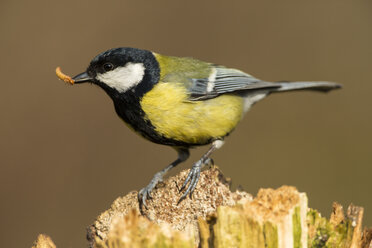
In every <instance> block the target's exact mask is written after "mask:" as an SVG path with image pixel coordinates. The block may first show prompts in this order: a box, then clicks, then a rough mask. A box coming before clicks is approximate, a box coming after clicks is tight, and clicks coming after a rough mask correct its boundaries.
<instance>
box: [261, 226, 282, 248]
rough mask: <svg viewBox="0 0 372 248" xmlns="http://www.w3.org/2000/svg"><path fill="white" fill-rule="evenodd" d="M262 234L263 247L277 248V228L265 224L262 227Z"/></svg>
mask: <svg viewBox="0 0 372 248" xmlns="http://www.w3.org/2000/svg"><path fill="white" fill-rule="evenodd" d="M263 234H264V239H265V247H267V248H277V247H278V228H277V227H276V226H274V225H273V224H272V223H270V222H265V224H264V226H263Z"/></svg>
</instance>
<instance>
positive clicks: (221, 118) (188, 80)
mask: <svg viewBox="0 0 372 248" xmlns="http://www.w3.org/2000/svg"><path fill="white" fill-rule="evenodd" d="M57 75H58V72H57ZM66 77H67V76H66ZM60 78H62V79H63V77H62V76H61V77H60ZM64 80H65V79H64ZM69 80H70V81H69V82H70V83H74V84H81V83H86V82H89V83H92V84H95V85H98V86H99V87H100V88H102V89H103V90H104V91H105V92H106V93H107V95H108V96H109V97H110V98H111V99H112V101H113V104H114V107H115V110H116V113H117V115H118V116H119V117H120V118H121V119H122V120H123V121H124V122H125V123H126V124H127V126H129V128H130V129H132V130H133V131H135V132H136V133H138V134H140V135H141V136H142V137H144V138H145V139H147V140H149V141H151V142H154V143H157V144H161V145H166V146H170V147H172V148H173V149H175V150H176V152H177V154H178V156H177V159H176V160H174V161H173V162H172V163H170V164H169V165H167V166H166V167H165V168H164V169H163V170H161V171H159V172H157V173H156V174H155V175H154V176H153V178H152V179H151V181H150V183H149V184H148V185H147V186H146V187H144V188H142V189H141V190H140V191H139V192H138V201H139V203H140V206H141V207H142V206H144V207H146V208H147V204H146V202H147V201H148V200H150V199H151V192H152V191H153V190H154V188H155V187H156V185H157V184H158V183H159V182H162V181H163V178H164V176H165V174H166V173H167V172H169V171H170V170H171V169H172V168H174V167H176V166H177V165H179V164H180V163H182V162H185V161H186V160H187V159H188V158H189V156H190V152H189V150H190V149H191V148H196V147H199V146H203V145H210V147H209V149H208V150H207V152H206V153H204V154H203V155H202V157H201V158H200V159H199V160H197V161H196V162H195V163H193V165H192V167H191V169H190V171H189V173H188V175H187V177H186V179H185V181H184V182H183V185H182V187H181V188H180V194H181V193H182V195H181V196H180V198H179V201H178V203H179V202H181V201H182V200H184V199H185V198H186V197H187V196H190V198H191V197H192V193H193V192H194V190H195V188H196V186H197V184H198V180H199V177H200V173H201V170H202V167H203V166H204V165H206V164H209V163H211V162H212V159H211V158H210V156H211V154H212V153H213V152H214V151H215V150H217V149H219V148H221V147H222V145H223V144H224V139H225V138H226V137H227V136H228V135H229V134H230V133H231V132H232V131H233V130H234V129H235V127H236V126H237V124H238V123H239V122H240V120H241V119H242V118H243V116H244V115H245V113H246V112H247V111H248V110H249V109H250V108H251V107H252V106H253V105H254V104H255V103H257V102H258V101H260V100H262V99H264V98H265V97H267V96H268V95H270V94H273V93H280V92H286V91H297V90H313V91H320V92H328V91H330V90H333V89H338V88H340V87H341V85H340V84H337V83H333V82H326V81H319V82H315V81H298V82H287V81H279V82H269V81H264V80H260V79H258V78H255V77H253V76H251V75H250V74H247V73H245V72H243V71H241V70H238V69H233V68H228V67H225V66H222V65H218V64H213V63H208V62H204V61H201V60H198V59H194V58H191V57H174V56H165V55H161V54H159V53H155V52H152V51H149V50H144V49H138V48H131V47H119V48H113V49H109V50H107V51H105V52H102V53H100V54H98V55H97V56H96V57H94V58H93V59H92V60H91V62H90V64H89V66H88V68H87V69H86V70H85V71H84V72H82V73H80V74H78V75H76V76H75V77H73V78H72V79H71V78H69ZM67 81H68V80H67Z"/></svg>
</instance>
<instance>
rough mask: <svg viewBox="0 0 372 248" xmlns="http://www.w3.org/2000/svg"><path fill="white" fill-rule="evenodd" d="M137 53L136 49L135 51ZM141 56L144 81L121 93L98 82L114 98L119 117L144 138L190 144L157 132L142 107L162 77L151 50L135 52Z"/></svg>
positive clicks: (175, 143) (153, 140) (157, 141)
mask: <svg viewBox="0 0 372 248" xmlns="http://www.w3.org/2000/svg"><path fill="white" fill-rule="evenodd" d="M133 53H136V50H134V51H133ZM135 55H136V57H137V58H138V57H139V56H140V59H141V61H140V62H141V63H143V64H144V67H145V74H144V77H143V79H142V81H141V82H140V83H139V84H138V85H136V86H134V87H133V88H131V89H128V90H127V91H126V92H123V93H120V92H118V91H117V90H116V89H113V88H111V87H109V86H107V85H106V84H103V83H101V82H96V84H97V85H99V86H100V87H101V88H102V89H103V90H104V91H105V92H106V93H107V94H108V95H109V96H110V97H111V99H112V100H113V102H114V105H115V110H116V113H117V114H118V115H119V117H120V118H121V119H122V120H123V121H125V122H126V123H127V124H129V125H130V126H131V127H132V128H133V129H134V130H135V131H136V132H137V133H139V134H141V135H142V136H143V137H144V138H146V139H148V140H150V141H152V142H154V143H158V144H163V145H171V146H186V147H187V146H188V144H186V143H184V142H180V141H176V140H172V139H168V138H166V137H164V136H162V135H160V134H159V133H157V132H156V130H155V127H154V126H153V125H152V123H151V122H150V121H149V120H148V119H146V114H145V113H144V111H143V110H142V108H141V105H140V102H141V99H142V97H143V96H144V95H145V94H146V93H147V92H149V91H150V90H151V89H152V88H153V87H154V86H155V84H156V83H158V82H159V79H160V67H159V63H158V62H157V60H156V58H155V56H154V55H153V54H152V53H151V52H147V51H146V53H143V50H141V54H135ZM135 62H137V61H135Z"/></svg>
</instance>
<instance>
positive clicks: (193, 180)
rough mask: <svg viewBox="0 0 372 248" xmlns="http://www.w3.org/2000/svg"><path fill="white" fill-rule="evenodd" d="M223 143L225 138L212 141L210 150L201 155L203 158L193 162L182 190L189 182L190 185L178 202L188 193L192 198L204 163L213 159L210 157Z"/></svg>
mask: <svg viewBox="0 0 372 248" xmlns="http://www.w3.org/2000/svg"><path fill="white" fill-rule="evenodd" d="M223 143H224V142H223V140H215V141H214V142H213V143H212V146H211V148H209V150H208V151H207V152H206V153H205V154H204V155H203V156H202V157H201V159H199V160H198V161H197V162H196V163H195V164H193V166H192V168H191V170H190V172H189V174H188V175H187V177H186V180H185V182H184V183H183V185H182V187H181V189H180V191H182V190H184V189H185V188H186V186H187V184H188V183H189V185H188V186H187V188H186V191H185V193H183V195H182V196H181V198H180V199H179V200H178V203H180V202H181V201H182V200H184V199H185V198H186V196H187V195H188V194H189V195H190V198H191V196H192V193H193V192H194V190H195V187H196V185H197V184H198V181H199V177H200V171H201V169H202V167H203V165H205V164H209V163H211V162H212V161H213V160H211V158H209V156H210V155H211V154H212V152H214V151H215V150H217V149H219V148H221V146H222V145H223ZM212 163H213V162H212Z"/></svg>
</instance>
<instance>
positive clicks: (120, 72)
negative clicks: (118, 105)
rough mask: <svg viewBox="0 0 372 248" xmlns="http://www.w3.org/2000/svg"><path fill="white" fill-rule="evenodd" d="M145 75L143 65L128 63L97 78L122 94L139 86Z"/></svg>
mask: <svg viewBox="0 0 372 248" xmlns="http://www.w3.org/2000/svg"><path fill="white" fill-rule="evenodd" d="M144 75H145V66H144V65H143V64H142V63H128V64H126V65H125V66H122V67H117V68H116V69H114V70H112V71H108V72H105V73H102V74H97V76H96V78H97V79H98V80H99V81H101V82H102V83H105V84H107V85H108V86H110V87H111V88H114V89H116V90H117V91H119V92H120V93H122V92H125V91H127V90H128V89H130V88H131V87H133V86H135V85H137V84H139V83H140V82H141V81H142V79H143V76H144Z"/></svg>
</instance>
